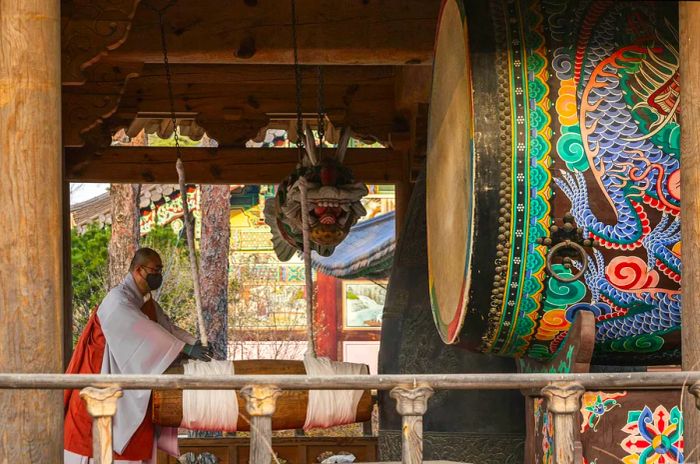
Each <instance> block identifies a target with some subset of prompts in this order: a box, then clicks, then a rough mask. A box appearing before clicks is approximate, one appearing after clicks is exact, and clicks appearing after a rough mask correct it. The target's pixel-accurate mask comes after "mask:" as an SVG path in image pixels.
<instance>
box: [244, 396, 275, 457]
mask: <svg viewBox="0 0 700 464" xmlns="http://www.w3.org/2000/svg"><path fill="white" fill-rule="evenodd" d="M280 393H282V391H281V390H280V389H279V388H277V387H275V386H274V385H248V386H246V387H243V388H242V389H241V395H243V397H244V398H245V406H246V411H248V414H249V415H250V459H249V462H250V464H270V460H271V459H272V415H273V414H274V413H275V407H276V402H277V397H278V396H279V395H280Z"/></svg>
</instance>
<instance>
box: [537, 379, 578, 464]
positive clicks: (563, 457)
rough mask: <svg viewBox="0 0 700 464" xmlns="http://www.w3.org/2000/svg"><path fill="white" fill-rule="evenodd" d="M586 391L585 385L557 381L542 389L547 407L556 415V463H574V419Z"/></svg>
mask: <svg viewBox="0 0 700 464" xmlns="http://www.w3.org/2000/svg"><path fill="white" fill-rule="evenodd" d="M584 392H585V389H584V388H583V386H582V385H581V384H580V383H576V382H555V383H552V384H550V385H547V386H546V387H544V388H543V389H542V396H544V397H545V398H546V399H547V409H548V410H549V412H551V413H552V415H553V416H554V456H555V463H556V464H574V428H575V425H574V424H575V420H574V419H575V414H576V412H578V410H579V408H580V407H581V406H580V405H581V396H582V395H583V393H584ZM575 464H581V463H575Z"/></svg>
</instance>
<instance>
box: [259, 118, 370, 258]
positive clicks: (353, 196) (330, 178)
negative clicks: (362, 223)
mask: <svg viewBox="0 0 700 464" xmlns="http://www.w3.org/2000/svg"><path fill="white" fill-rule="evenodd" d="M305 129H306V156H305V158H304V161H303V163H302V164H301V166H299V168H298V169H297V170H296V171H295V172H294V173H293V174H292V175H290V176H289V177H288V178H287V179H285V180H284V181H283V182H282V184H280V186H279V189H278V191H277V195H275V198H274V199H270V200H268V201H267V204H266V206H265V222H267V224H268V225H269V226H270V228H271V229H272V234H273V243H274V245H275V252H276V253H277V256H278V257H279V258H280V259H281V260H288V259H289V258H291V257H292V255H293V254H294V252H295V251H298V250H302V249H303V246H302V244H303V235H302V234H303V227H302V214H301V212H302V202H301V184H302V182H301V180H302V178H303V179H304V180H305V182H306V200H307V208H308V211H309V238H310V240H311V242H312V243H311V246H312V249H313V250H315V251H316V252H317V253H319V254H320V255H322V256H329V255H330V254H331V253H333V250H334V249H335V247H336V246H337V245H338V244H339V243H340V242H342V241H343V240H344V239H345V237H347V235H348V232H349V231H350V227H352V226H353V225H355V224H356V223H357V221H358V220H359V218H360V217H362V216H364V215H365V214H367V212H366V211H365V208H364V207H363V206H362V203H361V202H360V201H361V200H362V198H363V197H364V196H365V195H367V193H368V191H367V187H366V186H365V185H364V184H363V183H361V182H355V180H354V178H353V176H352V172H351V171H350V170H349V169H348V168H346V167H345V166H343V164H342V161H343V158H344V156H345V151H346V149H347V144H348V141H349V139H350V130H349V129H348V128H344V129H343V131H342V134H341V137H340V141H339V143H338V147H337V148H336V149H335V150H334V151H333V150H330V149H329V150H326V151H327V152H328V154H329V155H330V156H327V157H325V158H323V159H319V155H318V152H317V151H316V147H315V145H314V139H313V135H312V134H311V131H310V130H309V129H308V127H306V128H305Z"/></svg>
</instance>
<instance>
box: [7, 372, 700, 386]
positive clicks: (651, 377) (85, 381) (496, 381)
mask: <svg viewBox="0 0 700 464" xmlns="http://www.w3.org/2000/svg"><path fill="white" fill-rule="evenodd" d="M552 382H577V383H579V384H581V385H582V386H584V387H586V388H597V389H607V388H625V389H634V388H640V389H646V390H654V389H657V390H663V389H678V388H681V387H683V386H684V385H689V384H692V383H695V382H700V372H699V371H692V372H625V373H615V374H612V373H596V374H417V375H332V376H318V377H309V376H306V375H233V376H226V375H221V376H206V377H205V376H185V375H105V374H9V373H0V389H41V390H54V389H55V390H65V389H73V390H74V389H79V388H84V387H90V386H95V387H106V386H118V387H120V388H122V389H125V390H152V389H161V390H165V389H171V390H183V389H187V390H217V389H220V390H237V389H240V388H243V387H244V386H246V385H251V384H273V385H276V386H278V387H279V388H281V389H282V390H367V389H374V390H391V389H392V388H394V387H406V386H411V385H413V384H414V383H417V384H421V385H429V386H430V387H432V388H433V389H434V390H522V389H530V388H542V387H544V386H547V385H549V384H550V383H552Z"/></svg>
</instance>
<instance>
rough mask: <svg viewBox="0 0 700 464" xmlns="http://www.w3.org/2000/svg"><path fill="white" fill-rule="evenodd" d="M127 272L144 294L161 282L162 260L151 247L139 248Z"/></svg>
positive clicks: (158, 285)
mask: <svg viewBox="0 0 700 464" xmlns="http://www.w3.org/2000/svg"><path fill="white" fill-rule="evenodd" d="M129 272H130V273H131V275H132V276H133V277H134V281H136V285H137V286H138V287H139V290H141V293H143V294H144V295H145V294H147V293H148V292H150V291H151V290H156V289H157V288H158V287H160V285H161V284H162V283H163V261H162V260H161V259H160V255H159V254H158V253H156V251H155V250H153V249H151V248H139V249H138V250H137V251H136V253H135V254H134V257H133V258H132V259H131V264H130V265H129Z"/></svg>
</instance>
